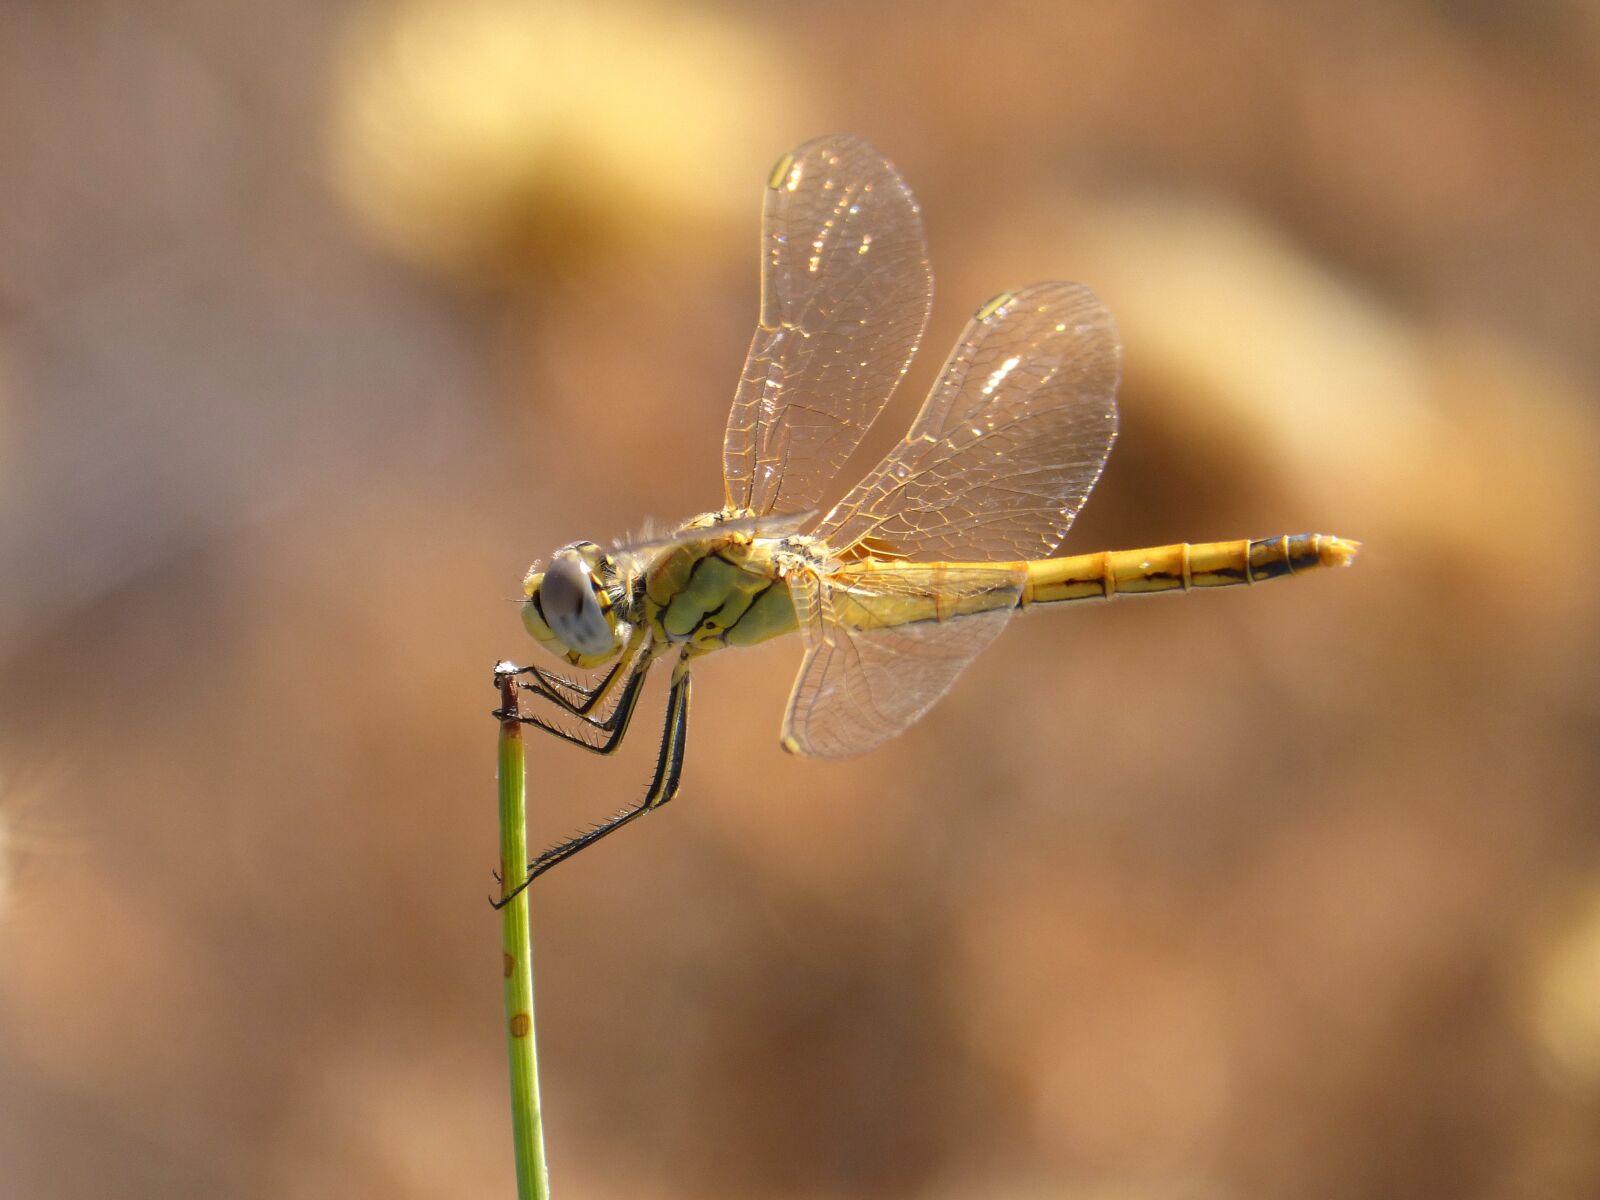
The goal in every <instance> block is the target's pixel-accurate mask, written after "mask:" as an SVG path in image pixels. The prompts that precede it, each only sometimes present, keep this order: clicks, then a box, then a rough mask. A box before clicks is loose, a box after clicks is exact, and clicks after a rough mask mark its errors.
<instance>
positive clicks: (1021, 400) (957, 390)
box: [812, 283, 1121, 561]
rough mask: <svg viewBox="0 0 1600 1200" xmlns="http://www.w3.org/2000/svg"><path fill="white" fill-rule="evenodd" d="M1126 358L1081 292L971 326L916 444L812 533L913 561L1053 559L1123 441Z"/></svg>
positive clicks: (1015, 300)
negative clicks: (1119, 437) (1116, 443)
mask: <svg viewBox="0 0 1600 1200" xmlns="http://www.w3.org/2000/svg"><path fill="white" fill-rule="evenodd" d="M1120 357H1121V347H1120V345H1119V343H1118V340H1117V329H1116V324H1115V323H1114V322H1113V321H1112V319H1111V314H1110V313H1108V312H1107V311H1106V309H1105V306H1104V305H1102V304H1101V303H1100V301H1099V299H1098V298H1097V297H1096V296H1095V294H1094V293H1093V292H1091V291H1090V290H1089V289H1088V288H1086V287H1084V286H1083V285H1082V284H1077V283H1041V284H1035V285H1034V286H1032V287H1028V288H1024V289H1023V290H1022V291H1020V292H1011V293H1007V294H1005V295H1002V296H998V297H996V298H995V299H993V300H991V301H989V303H988V304H985V305H984V306H983V307H982V308H980V309H979V310H978V311H977V313H976V314H975V315H974V317H973V318H972V320H971V321H970V322H969V323H968V324H967V328H966V332H965V333H963V334H962V336H961V340H960V341H959V342H957V343H956V348H955V350H954V351H952V353H951V355H950V359H949V361H948V362H946V363H945V366H944V371H943V372H942V373H941V374H940V376H939V381H938V382H937V383H936V384H935V385H934V388H933V391H932V392H930V393H929V395H928V400H927V403H926V404H924V405H923V406H922V411H921V413H919V414H918V416H917V419H916V421H915V422H914V423H913V424H912V426H911V431H910V432H909V433H907V434H906V437H905V440H904V441H902V442H901V443H900V444H899V445H898V446H896V447H895V448H894V449H893V450H891V451H890V452H889V455H888V456H887V457H886V458H885V459H884V460H883V461H882V462H881V463H879V464H878V466H877V467H875V468H874V469H873V470H872V471H871V472H870V473H869V474H868V475H867V477H866V478H865V479H863V480H862V481H861V482H860V483H859V484H857V485H856V487H855V489H854V490H853V491H852V492H851V493H850V494H849V495H848V496H846V497H845V498H844V500H843V501H841V502H840V503H839V504H838V505H837V506H836V507H835V508H834V509H833V511H831V512H830V513H828V515H827V516H825V517H823V519H822V522H821V524H820V525H818V527H817V528H816V529H815V530H813V531H812V532H813V533H814V534H815V535H816V536H818V537H820V538H822V539H823V540H824V541H825V542H826V543H827V545H828V547H829V549H830V550H831V551H832V552H833V553H835V554H840V553H843V552H845V551H847V550H848V549H849V548H850V547H851V546H854V545H857V544H858V543H860V544H862V545H863V546H864V548H867V549H870V550H871V551H872V552H873V553H876V554H880V555H888V556H893V557H903V558H911V559H943V560H951V561H953V560H959V559H989V560H997V559H1025V558H1042V557H1045V556H1047V555H1049V554H1050V553H1051V552H1052V551H1053V550H1054V549H1055V547H1056V546H1057V544H1059V543H1060V541H1061V539H1062V537H1064V536H1065V535H1066V532H1067V529H1068V528H1069V527H1070V526H1071V525H1072V521H1073V518H1075V517H1076V516H1077V515H1078V510H1079V509H1080V508H1082V507H1083V502H1084V500H1085V499H1086V498H1087V497H1088V495H1089V489H1090V488H1092V487H1094V484H1095V481H1096V480H1097V479H1099V478H1100V471H1101V469H1102V468H1103V467H1104V466H1105V461H1106V455H1107V454H1109V453H1110V452H1111V443H1112V441H1113V439H1114V438H1115V437H1116V433H1117V402H1116V391H1117V374H1118V367H1119V360H1120Z"/></svg>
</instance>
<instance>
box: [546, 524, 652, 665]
mask: <svg viewBox="0 0 1600 1200" xmlns="http://www.w3.org/2000/svg"><path fill="white" fill-rule="evenodd" d="M522 591H523V595H524V596H526V597H527V599H526V600H524V601H523V604H522V623H523V625H524V626H526V627H527V630H528V632H529V633H531V634H532V635H533V636H534V639H535V640H536V641H538V642H539V644H540V645H542V646H544V647H545V648H546V649H547V650H549V651H550V652H551V653H552V654H556V655H559V656H560V657H562V658H564V659H566V660H567V661H568V662H569V663H571V664H572V665H573V666H575V667H596V666H599V665H600V664H601V663H605V662H608V661H610V660H611V659H613V658H615V657H616V656H617V654H618V653H619V652H620V651H621V649H622V643H623V641H624V639H625V638H626V634H627V631H626V629H625V627H624V622H623V621H622V618H621V616H620V615H619V614H618V611H617V609H618V607H619V601H620V600H621V599H622V597H623V595H624V593H625V591H626V589H625V588H624V587H623V585H622V584H621V582H620V580H619V578H618V571H617V566H616V563H615V562H613V561H612V559H611V556H610V555H608V554H606V553H605V552H604V551H603V550H601V549H600V547H599V546H596V545H595V544H594V543H593V542H574V543H573V544H572V545H570V546H565V547H563V548H562V549H560V550H557V551H556V553H555V556H554V557H553V558H551V560H550V565H549V566H548V567H546V568H545V569H544V570H543V571H537V570H535V571H529V572H528V577H527V578H526V579H524V580H523V581H522Z"/></svg>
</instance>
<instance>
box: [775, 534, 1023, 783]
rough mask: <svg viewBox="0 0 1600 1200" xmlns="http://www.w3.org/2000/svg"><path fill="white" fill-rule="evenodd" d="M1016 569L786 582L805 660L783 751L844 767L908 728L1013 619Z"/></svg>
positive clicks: (865, 570)
mask: <svg viewBox="0 0 1600 1200" xmlns="http://www.w3.org/2000/svg"><path fill="white" fill-rule="evenodd" d="M1026 578H1027V572H1026V571H1025V570H1024V569H1022V568H1020V567H1019V568H1005V567H945V566H943V565H942V564H932V565H924V564H912V563H904V564H896V565H894V566H889V567H885V566H883V565H882V564H872V563H861V564H856V565H853V566H846V567H844V568H842V569H841V570H839V571H837V572H834V573H833V574H830V575H826V576H822V575H817V574H815V573H813V572H811V571H808V570H798V571H791V572H790V573H789V575H788V581H789V590H790V594H791V595H792V596H793V597H794V605H795V614H796V616H797V617H798V618H799V623H800V636H801V639H802V640H803V641H804V643H805V647H806V656H805V660H804V661H803V662H802V663H801V664H800V674H799V675H798V676H797V677H796V678H795V682H794V690H793V692H791V693H790V695H789V710H788V712H787V713H786V714H785V716H784V720H783V744H784V746H785V747H786V748H787V749H789V750H792V751H793V752H794V753H796V754H808V755H814V756H817V757H821V758H843V757H845V756H846V755H850V754H858V753H860V752H861V751H863V750H870V749H871V748H872V747H874V746H876V745H878V744H879V743H880V742H883V741H886V740H887V739H889V738H891V737H893V736H894V735H895V734H897V733H899V732H900V731H901V730H903V729H905V728H906V727H907V726H909V725H911V724H912V722H914V721H916V720H917V718H919V717H920V716H922V714H923V713H925V712H927V711H928V709H929V708H931V707H932V706H933V704H934V702H935V701H936V700H938V699H939V697H940V696H942V695H944V694H945V692H947V691H948V690H949V689H950V685H951V684H952V683H954V682H955V680H956V676H957V675H959V674H960V673H961V669H962V668H963V667H965V666H966V665H967V664H968V663H969V662H971V661H972V660H973V658H975V657H976V656H977V655H978V653H979V651H981V650H983V649H984V648H985V647H986V646H988V645H989V643H990V642H992V641H994V639H995V638H997V637H998V636H999V635H1000V631H1001V630H1002V629H1004V628H1005V624H1006V621H1007V620H1008V619H1010V617H1011V614H1012V613H1013V612H1015V611H1016V607H1017V600H1018V598H1019V597H1020V596H1021V594H1022V585H1023V582H1024V580H1025V579H1026Z"/></svg>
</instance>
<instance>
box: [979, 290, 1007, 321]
mask: <svg viewBox="0 0 1600 1200" xmlns="http://www.w3.org/2000/svg"><path fill="white" fill-rule="evenodd" d="M1015 295H1016V293H1015V292H1001V293H1000V294H999V295H998V296H996V297H995V298H994V299H993V300H990V301H989V302H988V303H986V304H985V305H984V306H983V307H982V308H980V309H978V311H977V312H975V313H973V314H972V317H973V320H976V321H987V320H988V319H989V318H990V317H992V316H994V314H995V313H997V312H999V311H1000V310H1001V309H1002V308H1004V307H1005V306H1006V305H1007V304H1008V303H1010V301H1011V298H1012V297H1013V296H1015Z"/></svg>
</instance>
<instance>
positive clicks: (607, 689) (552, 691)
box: [497, 628, 646, 724]
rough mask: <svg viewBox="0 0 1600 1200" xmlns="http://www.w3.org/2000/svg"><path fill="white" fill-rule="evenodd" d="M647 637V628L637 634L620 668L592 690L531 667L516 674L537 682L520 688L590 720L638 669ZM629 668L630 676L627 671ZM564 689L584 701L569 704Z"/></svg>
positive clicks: (608, 674) (565, 678) (522, 685)
mask: <svg viewBox="0 0 1600 1200" xmlns="http://www.w3.org/2000/svg"><path fill="white" fill-rule="evenodd" d="M645 636H646V631H645V630H644V629H643V628H640V629H638V630H636V631H635V632H634V634H633V635H632V636H631V637H629V639H628V642H627V644H626V645H625V646H624V647H623V648H622V654H621V656H620V657H619V658H618V659H617V663H616V665H615V666H614V667H612V668H611V670H609V671H607V672H606V673H605V675H603V676H602V677H601V678H600V679H599V680H598V681H597V682H595V683H594V684H591V685H590V686H588V687H585V686H584V685H583V684H581V683H579V682H578V681H577V680H575V679H568V678H567V677H566V676H565V675H558V674H556V672H554V671H546V670H543V669H542V668H540V667H538V666H535V665H533V664H531V663H530V664H529V665H528V666H526V667H519V668H518V669H517V670H516V671H515V672H514V674H517V675H531V676H533V678H534V681H535V682H533V683H523V684H519V685H518V686H519V687H520V688H521V689H522V690H523V691H525V692H532V693H533V694H534V695H535V696H539V697H542V698H543V699H545V700H548V701H549V702H550V703H551V704H554V705H555V706H556V707H558V708H560V709H561V710H562V711H563V712H566V713H568V714H570V715H571V716H574V717H587V716H588V715H589V713H591V712H593V711H594V709H595V707H596V706H597V705H599V704H602V703H604V701H605V700H606V698H607V697H608V696H609V695H610V694H611V692H612V691H613V690H614V688H615V686H616V684H617V681H618V679H619V678H621V679H626V678H628V677H629V676H628V673H631V672H632V670H633V669H634V667H635V666H636V665H637V664H636V662H635V661H634V660H635V658H636V655H637V654H638V653H639V650H640V647H641V645H642V644H643V642H644V640H645ZM625 668H626V672H625V671H624V669H625ZM619 673H621V674H619ZM562 689H566V691H571V692H573V693H575V694H576V695H578V696H580V697H581V699H579V700H576V701H574V700H569V699H568V698H567V696H566V695H565V693H564V692H563V690H562ZM497 715H498V714H497ZM590 724H593V722H590Z"/></svg>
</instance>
